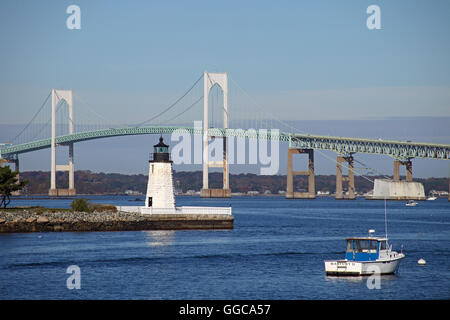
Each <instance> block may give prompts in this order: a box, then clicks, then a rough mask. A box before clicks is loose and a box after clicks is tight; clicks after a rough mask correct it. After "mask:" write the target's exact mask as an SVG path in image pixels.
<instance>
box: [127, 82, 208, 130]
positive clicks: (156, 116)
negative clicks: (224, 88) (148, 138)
mask: <svg viewBox="0 0 450 320" xmlns="http://www.w3.org/2000/svg"><path fill="white" fill-rule="evenodd" d="M202 78H203V74H202V75H201V76H200V77H199V78H198V79H197V81H195V82H194V84H193V85H192V86H191V87H190V88H189V89H188V90H187V91H186V92H185V93H184V94H183V95H182V96H181V97H179V98H178V99H177V100H176V101H175V102H174V103H172V104H171V105H169V106H168V107H167V108H166V109H164V110H163V111H161V112H160V113H158V114H157V115H155V116H153V117H151V118H150V119H147V120H145V121H143V122H140V123H138V124H137V125H135V127H140V126H142V125H144V124H146V123H149V122H150V121H153V120H155V119H157V118H159V117H160V116H162V115H163V114H165V113H166V112H167V111H169V110H170V109H172V108H173V107H175V106H176V105H177V104H178V102H180V101H181V100H182V99H183V98H184V97H186V96H187V95H188V93H189V92H191V91H192V89H194V87H195V86H196V85H197V83H199V81H200V80H201V79H202Z"/></svg>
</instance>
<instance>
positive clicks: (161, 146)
mask: <svg viewBox="0 0 450 320" xmlns="http://www.w3.org/2000/svg"><path fill="white" fill-rule="evenodd" d="M150 162H172V161H170V153H169V146H168V145H167V144H165V143H164V142H163V137H162V136H161V137H160V138H159V143H158V144H155V145H154V146H153V160H150Z"/></svg>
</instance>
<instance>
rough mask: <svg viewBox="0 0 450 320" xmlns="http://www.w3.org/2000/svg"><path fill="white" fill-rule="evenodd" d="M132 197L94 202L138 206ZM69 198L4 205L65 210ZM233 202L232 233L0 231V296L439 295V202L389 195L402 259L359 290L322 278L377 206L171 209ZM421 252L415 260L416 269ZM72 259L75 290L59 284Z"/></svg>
mask: <svg viewBox="0 0 450 320" xmlns="http://www.w3.org/2000/svg"><path fill="white" fill-rule="evenodd" d="M135 198H136V197H106V196H96V197H92V200H93V201H95V202H100V203H114V204H121V205H141V203H140V202H134V201H130V200H134V199H135ZM70 201H71V200H68V199H61V200H48V199H44V198H42V199H34V200H33V199H32V200H20V199H15V200H13V202H12V205H15V206H19V205H45V206H49V207H69V204H70ZM229 203H231V204H232V206H233V214H234V216H235V228H234V230H220V231H213V230H211V231H209V230H208V231H195V230H194V231H193V230H189V231H188V230H187V231H138V232H134V231H133V232H131V231H129V232H79V233H72V232H62V233H30V234H0V252H1V260H0V299H449V298H450V204H449V203H448V202H447V200H446V199H438V200H436V201H425V202H420V203H419V205H418V206H416V207H406V206H405V203H404V202H388V211H387V212H388V232H389V237H390V239H391V243H392V245H393V248H394V249H397V250H400V248H401V245H403V252H404V253H405V254H406V258H405V259H403V260H402V262H401V263H400V268H399V272H398V274H397V275H391V276H382V277H381V288H380V289H373V290H369V289H368V287H367V283H366V282H367V277H356V278H336V277H327V276H325V272H324V263H323V260H325V259H336V258H342V257H343V256H344V250H345V241H344V238H345V237H347V236H358V235H366V234H367V230H368V229H375V230H376V235H380V236H381V235H384V203H383V202H382V201H365V200H362V199H360V200H356V201H336V200H334V199H332V198H319V199H316V200H285V199H284V198H281V197H234V198H232V199H200V198H198V197H178V198H177V205H205V206H209V205H218V206H219V205H224V206H228V205H229ZM420 258H424V259H425V260H426V261H427V264H426V265H425V266H419V265H417V260H418V259H420ZM70 265H78V266H79V267H80V270H81V289H80V290H69V289H67V287H66V280H67V278H68V277H69V276H70V274H67V273H66V270H67V267H68V266H70Z"/></svg>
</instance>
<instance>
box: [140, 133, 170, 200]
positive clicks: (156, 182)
mask: <svg viewBox="0 0 450 320" xmlns="http://www.w3.org/2000/svg"><path fill="white" fill-rule="evenodd" d="M145 207H147V208H158V209H159V208H167V209H175V197H174V192H173V180H172V161H171V160H170V154H169V146H168V145H166V144H164V142H163V137H162V136H161V137H160V138H159V143H158V144H155V145H154V146H153V154H152V155H151V156H150V160H149V169H148V184H147V196H146V198H145Z"/></svg>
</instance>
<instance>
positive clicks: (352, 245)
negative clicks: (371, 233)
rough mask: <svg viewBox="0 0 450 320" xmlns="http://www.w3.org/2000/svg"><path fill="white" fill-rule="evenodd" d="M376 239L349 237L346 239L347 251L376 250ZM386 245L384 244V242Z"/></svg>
mask: <svg viewBox="0 0 450 320" xmlns="http://www.w3.org/2000/svg"><path fill="white" fill-rule="evenodd" d="M377 244H378V241H377V240H370V239H349V240H347V252H353V251H354V252H371V253H375V252H377ZM385 245H386V244H385Z"/></svg>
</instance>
